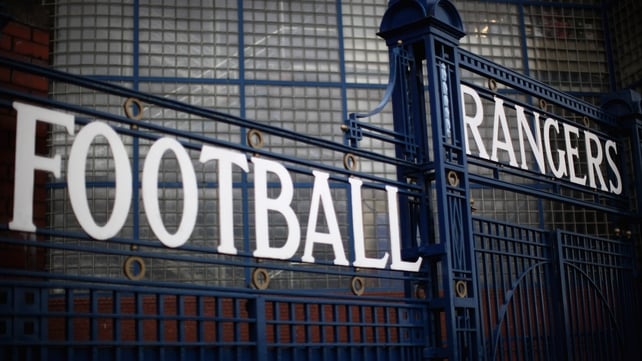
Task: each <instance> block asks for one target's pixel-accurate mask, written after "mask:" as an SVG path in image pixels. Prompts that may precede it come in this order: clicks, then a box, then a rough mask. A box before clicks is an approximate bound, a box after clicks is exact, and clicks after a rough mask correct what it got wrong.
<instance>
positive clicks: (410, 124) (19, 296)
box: [0, 1, 642, 361]
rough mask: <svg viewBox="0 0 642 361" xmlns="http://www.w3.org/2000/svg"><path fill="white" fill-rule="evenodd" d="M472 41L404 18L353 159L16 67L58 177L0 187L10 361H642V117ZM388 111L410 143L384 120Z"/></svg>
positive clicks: (354, 137) (429, 19)
mask: <svg viewBox="0 0 642 361" xmlns="http://www.w3.org/2000/svg"><path fill="white" fill-rule="evenodd" d="M463 34H464V32H463V27H462V23H461V19H460V18H459V15H458V13H457V12H456V10H455V9H454V7H453V6H452V4H450V3H449V2H448V1H437V2H434V3H433V2H413V1H407V2H403V1H398V2H397V1H393V2H391V5H390V9H389V10H388V12H387V13H386V15H385V16H384V20H383V22H382V26H381V36H382V37H383V38H384V39H385V40H386V42H387V44H388V46H389V47H390V57H391V77H390V84H389V86H388V89H387V91H386V95H385V98H384V101H383V102H382V103H381V105H380V106H379V107H377V109H375V110H374V111H373V112H371V113H355V114H352V115H351V116H350V117H349V119H347V120H346V121H345V122H344V124H343V127H342V128H341V129H342V131H343V134H341V136H340V137H341V141H336V140H334V139H324V138H322V137H317V136H313V135H305V134H301V133H299V132H297V131H295V130H291V129H283V128H279V127H274V126H271V125H270V124H265V123H262V122H260V121H251V120H248V119H243V118H240V117H236V116H232V115H229V114H223V113H219V112H217V111H214V110H211V109H208V108H205V107H199V106H194V105H190V104H186V103H183V102H180V101H175V100H172V99H168V98H164V97H158V96H153V95H149V94H145V93H143V92H138V91H133V90H131V89H128V88H126V87H120V86H118V85H114V84H109V83H106V82H101V81H97V80H95V79H88V78H85V77H81V76H75V75H71V74H67V73H64V72H59V71H54V70H51V69H49V68H47V67H42V66H38V65H34V64H30V63H25V62H22V61H19V60H15V59H12V58H10V57H4V56H3V57H1V58H0V67H3V68H6V69H10V71H12V72H20V73H24V74H30V75H32V76H34V77H36V78H38V79H45V80H46V81H51V82H53V84H54V86H55V87H56V91H57V94H58V95H59V96H60V97H59V98H56V99H52V98H49V97H46V96H38V95H35V94H32V93H30V92H26V91H23V90H21V89H15V88H11V87H2V88H0V106H1V107H2V110H3V113H2V114H3V116H4V118H3V121H5V120H6V119H10V120H6V122H7V124H9V123H11V124H16V127H15V128H14V129H11V131H12V132H15V135H13V134H12V136H13V138H12V139H16V138H20V140H29V145H34V147H41V146H43V144H44V145H48V146H50V149H52V152H53V153H55V154H60V155H61V157H60V158H57V157H54V156H53V154H51V155H50V156H46V155H43V154H42V152H38V153H36V151H35V150H34V149H27V148H28V147H26V146H24V143H23V144H16V149H17V150H16V152H17V153H18V152H23V153H24V152H27V153H28V154H27V158H24V157H23V158H21V157H19V156H16V162H15V164H13V168H12V167H9V168H7V169H10V170H12V171H15V178H13V179H15V180H18V181H17V182H16V185H15V187H14V188H12V189H11V190H10V191H11V192H13V197H14V199H15V200H23V201H24V200H28V202H24V203H25V204H20V202H19V201H16V202H15V203H16V206H15V207H14V209H13V216H14V218H13V219H12V220H8V221H7V222H6V224H0V245H1V246H2V247H3V252H4V254H5V259H7V260H11V261H12V262H7V263H6V264H3V265H0V345H1V346H2V350H1V351H0V358H3V359H7V360H85V359H95V360H148V359H153V360H157V359H160V360H210V359H215V360H224V359H225V360H227V359H248V360H261V361H267V360H299V359H306V360H432V359H435V360H436V359H449V360H482V359H485V360H564V359H572V360H586V359H595V360H606V359H608V360H612V359H622V360H624V359H634V358H635V357H636V356H638V355H639V350H638V349H637V348H638V347H637V345H636V341H637V340H636V339H637V338H638V333H639V326H637V324H636V322H637V320H638V317H639V312H638V311H637V303H636V302H637V296H636V292H637V291H636V288H635V283H634V279H633V278H634V270H635V265H634V256H633V254H634V251H633V248H634V247H633V239H634V238H636V237H639V227H638V226H637V224H636V222H637V220H638V219H639V209H640V207H639V205H640V204H642V203H640V202H636V201H635V199H637V198H639V193H636V192H639V190H638V191H636V188H638V187H639V185H637V184H636V182H635V180H636V177H639V176H640V174H642V171H641V168H642V163H641V159H640V156H641V154H642V151H641V147H640V144H641V143H640V140H639V139H638V138H636V137H639V135H640V134H642V132H641V131H640V129H642V124H640V123H641V122H640V121H639V120H638V119H637V118H636V117H638V116H639V114H634V115H633V116H631V114H628V116H630V117H632V119H628V120H629V123H628V124H621V123H620V122H621V118H617V117H616V116H615V115H614V114H611V113H608V112H606V111H604V110H603V109H600V108H597V107H594V106H592V105H589V104H588V103H585V102H583V101H580V100H578V99H576V98H573V97H571V96H568V95H567V94H564V93H562V92H559V91H556V90H554V89H551V88H549V87H547V86H545V85H543V84H541V83H538V82H536V81H533V80H532V79H529V78H527V77H525V76H523V75H520V74H517V73H515V72H512V71H510V70H508V69H505V68H502V67H500V66H498V65H496V64H493V63H492V62H489V61H488V60H486V59H484V58H481V57H479V56H476V55H474V54H470V53H468V52H466V51H464V50H462V49H460V48H459V47H458V40H459V38H460V37H461V36H463ZM464 79H466V80H464ZM65 96H68V97H67V98H65ZM471 99H472V102H471ZM99 100H100V101H99ZM389 100H391V101H392V103H393V107H394V110H393V111H394V124H373V123H372V122H370V117H371V116H372V115H374V114H375V113H376V112H378V111H380V110H381V109H383V107H384V106H385V105H386V103H387V102H388V101H389ZM103 101H104V103H105V104H106V105H105V104H103V103H102V102H103ZM97 104H98V105H97ZM504 108H509V110H510V112H511V113H510V114H511V115H510V116H507V115H506V114H507V111H506V110H505V109H504ZM484 111H486V112H488V111H491V112H493V111H494V112H495V113H494V115H493V116H489V115H487V116H486V118H489V119H493V121H494V122H495V126H494V130H490V129H492V128H493V127H487V130H488V132H487V133H488V134H484V135H485V136H488V135H490V136H491V137H489V138H492V137H493V136H494V135H501V136H503V137H505V138H509V137H510V134H511V132H513V131H515V130H517V131H518V132H519V137H520V141H521V143H520V142H519V141H517V142H513V141H512V140H510V139H499V136H498V137H495V138H494V139H493V143H494V144H493V145H492V151H491V152H490V154H487V153H488V152H486V151H485V150H484V151H483V147H484V143H483V139H482V138H484V137H482V136H481V133H482V132H483V127H482V126H481V125H480V124H481V122H482V121H483V120H484V119H485V118H484V116H482V115H480V116H478V114H481V113H483V112H484ZM633 113H635V112H633ZM25 114H26V115H25ZM34 114H36V115H37V116H35V115H34ZM150 114H161V115H163V117H161V118H162V119H164V120H165V121H167V123H166V124H164V123H163V122H162V121H157V120H156V119H151V117H149V115H150ZM22 115H25V117H24V118H21V116H22ZM540 115H541V116H542V119H546V120H543V121H544V122H546V123H545V125H544V126H543V128H544V129H546V130H547V131H548V134H546V135H544V137H547V138H546V140H545V141H544V143H545V145H546V146H548V148H549V149H548V152H549V153H546V154H545V150H544V147H543V146H542V141H541V139H540V140H539V143H538V138H537V134H540V135H541V133H540V132H541V128H542V127H540V123H538V122H539V116H540ZM616 115H617V114H616ZM620 115H621V114H620ZM16 117H17V118H18V120H17V121H16V120H15V118H16ZM148 117H149V118H148ZM527 117H528V119H527ZM558 118H559V119H558ZM508 119H510V120H511V121H514V122H509V121H508ZM548 119H551V120H550V121H548ZM21 122H22V123H21ZM37 122H46V123H48V125H47V127H48V129H45V128H47V127H36V125H35V124H36V123H37ZM508 123H511V125H510V126H509V125H508ZM24 124H30V125H33V127H32V128H29V126H26V128H24V129H18V128H20V127H23V126H24ZM185 124H196V125H199V126H200V127H201V128H202V129H203V130H202V131H199V132H196V131H191V130H190V129H182V126H184V125H185ZM529 124H530V125H529ZM500 128H502V129H500ZM498 129H499V130H498ZM559 129H565V130H564V131H559ZM552 130H555V131H552ZM19 132H22V133H20V134H18V133H19ZM81 132H82V133H81ZM522 132H530V133H529V135H530V138H528V135H523V134H522ZM564 132H566V133H564ZM513 133H515V132H513ZM551 133H554V137H553V138H555V139H548V137H549V136H550V135H551ZM24 134H27V135H28V136H32V138H36V140H34V139H31V138H29V137H28V136H25V135H24ZM578 134H582V136H583V137H584V138H582V139H585V147H584V148H583V149H582V150H580V149H579V148H578V146H577V145H576V144H577V143H578V142H579V135H578ZM632 134H633V135H632ZM343 137H345V139H344V138H343ZM572 137H574V138H572ZM571 138H572V139H571ZM38 139H39V140H38ZM364 139H368V141H376V142H381V143H383V144H384V145H385V146H384V147H383V148H384V149H386V152H382V153H378V152H373V151H370V150H368V149H367V148H366V147H364V146H363V145H362V143H363V141H364ZM344 140H345V141H344ZM33 142H35V144H33ZM42 142H44V143H42ZM16 143H20V142H16ZM512 143H516V144H519V145H520V146H521V147H522V148H521V149H520V150H521V151H522V153H521V154H520V153H517V152H516V151H515V149H514V144H512ZM524 144H526V145H527V146H529V147H530V152H531V153H530V154H529V157H526V155H525V152H524ZM20 147H23V148H20ZM90 147H94V148H95V149H94V151H93V153H91V154H90V152H89V148H90ZM538 147H539V148H538ZM19 148H20V150H18V149H19ZM32 148H33V147H32ZM595 148H599V149H600V150H599V151H598V150H597V149H595ZM92 149H93V148H92ZM292 149H300V150H302V152H301V153H296V152H292ZM551 149H553V150H554V151H551ZM562 151H567V152H568V154H570V155H568V156H567V158H563V157H562V156H561V155H560V154H561V153H560V152H562ZM29 152H31V153H29ZM166 153H167V154H166ZM169 153H172V154H169ZM598 153H599V155H598ZM123 154H124V156H123ZM300 154H305V156H300ZM516 154H518V155H520V156H521V158H520V159H519V161H518V159H517V158H518V157H517V156H516ZM565 154H566V153H565ZM24 155H25V154H22V155H21V156H24ZM545 155H547V156H549V158H551V159H553V156H559V157H558V158H555V159H553V161H550V160H549V161H550V163H546V161H547V159H546V158H545ZM90 156H91V157H95V159H97V161H96V162H95V163H94V166H95V169H91V170H88V169H86V168H85V165H84V164H85V163H84V160H86V159H85V158H87V157H90ZM581 157H583V158H582V159H583V160H580V158H581ZM165 158H167V159H165ZM24 159H28V160H31V162H26V163H25V164H21V163H20V161H21V160H24ZM61 159H62V160H61ZM79 159H80V160H82V161H78V160H79ZM92 159H94V158H92ZM150 159H151V160H150ZM560 159H566V160H564V162H567V163H568V164H567V163H565V164H567V165H566V167H568V168H567V169H566V170H568V171H565V172H561V171H560V169H561V165H560V163H559V162H560ZM63 160H64V163H63ZM213 160H216V161H217V162H218V166H217V167H214V166H211V164H208V162H209V161H213ZM130 162H131V163H130ZM32 163H33V164H32ZM571 163H572V165H571ZM576 163H577V164H576ZM63 164H64V165H65V166H68V165H69V164H71V165H70V166H68V167H63ZM123 164H126V166H123ZM212 164H213V163H212ZM221 164H223V165H221ZM364 164H367V165H368V168H369V169H371V170H373V171H372V172H365V171H361V170H360V168H359V166H360V165H364ZM538 166H539V167H538ZM575 166H577V169H576V168H573V167H575ZM24 167H27V168H26V169H27V170H28V171H27V172H23V173H21V172H22V171H23V170H24V169H25V168H24ZM28 167H31V168H28ZM549 167H550V168H553V169H552V170H551V169H548V168H549ZM556 167H557V168H556ZM581 167H583V168H582V169H584V171H580V170H579V169H580V168H581ZM18 168H20V169H21V170H20V171H19V170H17V169H18ZM36 168H37V169H36ZM544 168H547V169H548V170H546V169H544ZM571 169H573V170H572V171H571ZM36 170H37V171H38V172H45V173H46V174H48V175H47V177H48V178H47V177H34V176H33V174H34V173H35V172H36ZM217 172H218V173H217ZM10 173H13V172H10ZM58 173H61V174H58ZM85 173H86V174H85ZM25 174H26V175H25ZM39 174H40V173H39ZM81 174H82V175H81ZM150 174H151V176H150ZM192 175H193V176H192ZM582 177H584V178H582ZM44 178H47V179H44ZM122 179H125V180H124V181H123V180H122ZM583 179H584V180H585V182H584V183H585V184H579V183H581V182H582V181H583ZM25 180H26V182H24V183H20V182H21V181H25ZM589 182H592V183H589ZM637 183H639V182H637ZM25 187H26V188H28V190H29V192H31V191H32V190H33V189H36V196H35V198H36V200H35V201H34V198H33V195H31V196H27V195H25V194H26V193H29V192H18V191H19V190H24V189H23V188H25ZM43 189H46V191H47V192H48V196H49V199H43V198H44V197H43V196H42V194H40V195H38V194H39V192H40V191H41V190H43ZM16 190H18V191H16ZM130 192H131V193H130ZM627 192H632V193H631V194H630V195H628V193H627ZM78 194H80V195H81V197H80V198H78V197H79V196H78ZM159 194H165V195H168V196H167V197H159ZM488 194H490V195H491V196H489V195H488ZM88 195H90V196H88ZM82 196H84V198H83V197H82ZM123 199H125V201H123ZM127 199H130V200H133V201H132V202H131V203H127ZM632 199H633V200H632ZM90 202H91V204H89V203H90ZM122 202H125V203H122ZM28 203H32V204H31V206H33V203H35V204H37V206H35V207H31V208H30V205H29V204H28ZM123 204H124V205H125V206H124V205H123ZM338 205H341V207H338ZM21 206H22V207H27V209H30V213H29V212H27V213H25V212H23V211H22V210H21ZM335 206H336V209H335ZM500 206H501V207H504V210H503V211H501V212H500V211H499V208H500ZM39 207H40V208H39ZM130 208H131V209H130ZM196 208H198V209H199V212H190V210H192V209H196ZM522 208H528V212H523V211H522ZM114 209H118V210H121V209H125V210H126V212H124V213H123V214H115V213H117V212H114V211H113V210H114ZM321 209H323V213H321V212H320V211H321ZM163 211H165V212H166V213H167V214H169V215H167V214H164V213H163ZM9 212H11V210H9ZM125 213H126V216H125ZM533 214H534V215H535V216H533ZM301 215H303V216H307V219H305V220H307V226H305V222H303V221H301V222H300V221H299V218H298V217H301ZM93 217H96V218H95V219H94V218H93ZM529 217H531V218H529ZM556 217H559V219H558V218H556ZM567 217H576V218H579V217H583V220H582V221H579V222H575V221H574V222H566V218H567ZM35 218H38V220H37V221H35V223H37V226H36V225H35V224H34V225H33V227H31V220H32V219H35ZM44 219H46V222H41V221H42V220H44ZM184 219H187V220H188V221H186V223H184V222H183V220H184ZM190 222H194V223H193V224H197V226H196V227H194V225H193V224H192V225H191V226H190ZM114 224H116V225H115V226H114ZM166 224H167V226H166ZM301 226H303V227H301ZM616 228H621V229H623V231H615V229H616ZM185 229H188V230H190V232H183V231H184V230H185ZM629 231H630V232H629ZM184 233H188V235H187V236H185V235H184ZM302 240H303V241H302ZM291 242H294V245H293V244H292V243H291ZM299 246H300V247H299ZM299 248H301V249H299ZM301 254H302V255H301ZM11 258H13V260H12V259H11ZM13 261H15V262H13Z"/></svg>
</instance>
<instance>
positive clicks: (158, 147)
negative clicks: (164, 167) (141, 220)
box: [142, 138, 198, 248]
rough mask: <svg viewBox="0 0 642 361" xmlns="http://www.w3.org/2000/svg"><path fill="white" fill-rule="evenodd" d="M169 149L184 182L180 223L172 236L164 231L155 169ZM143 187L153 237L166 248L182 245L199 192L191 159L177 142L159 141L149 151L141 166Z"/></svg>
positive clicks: (193, 221) (193, 220)
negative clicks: (174, 157)
mask: <svg viewBox="0 0 642 361" xmlns="http://www.w3.org/2000/svg"><path fill="white" fill-rule="evenodd" d="M168 150H169V151H172V153H174V155H175V156H176V160H177V161H178V166H179V168H180V170H181V176H182V177H181V178H182V181H183V215H182V219H181V224H180V225H179V226H178V229H177V230H176V233H174V234H171V233H169V232H167V229H166V228H165V224H163V218H162V216H161V213H160V208H159V206H158V170H159V168H160V163H161V160H162V158H163V155H164V154H165V152H167V151H168ZM142 186H143V204H144V205H145V213H147V221H148V222H149V226H150V227H151V228H152V231H153V232H154V234H155V235H156V237H158V239H159V240H160V241H161V243H163V244H164V245H165V246H167V247H172V248H176V247H180V246H182V245H183V244H185V242H187V240H188V239H189V237H190V235H191V234H192V231H193V230H194V225H195V224H196V215H197V214H198V189H197V184H196V174H195V173H194V167H193V166H192V159H191V158H190V156H189V154H187V151H185V148H183V146H182V145H181V144H180V143H179V142H178V141H177V140H175V139H171V138H161V139H159V140H157V141H156V142H155V143H154V144H153V145H152V147H151V148H149V152H148V153H147V158H146V159H145V165H144V166H143V183H142Z"/></svg>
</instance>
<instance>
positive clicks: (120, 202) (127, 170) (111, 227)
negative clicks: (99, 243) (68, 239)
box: [67, 122, 132, 240]
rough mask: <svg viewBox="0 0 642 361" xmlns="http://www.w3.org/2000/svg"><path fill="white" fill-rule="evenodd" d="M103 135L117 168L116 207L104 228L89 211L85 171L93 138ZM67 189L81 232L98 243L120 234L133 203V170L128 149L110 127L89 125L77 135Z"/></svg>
mask: <svg viewBox="0 0 642 361" xmlns="http://www.w3.org/2000/svg"><path fill="white" fill-rule="evenodd" d="M99 135H102V136H103V137H105V138H106V139H107V142H108V143H109V148H110V149H111V152H112V155H113V157H114V164H115V168H116V185H115V189H116V194H115V199H114V206H113V209H112V212H111V215H110V216H109V220H108V221H107V223H105V225H103V226H99V225H98V224H96V221H95V220H94V217H93V216H92V215H91V210H90V209H89V202H88V201H87V184H86V181H85V168H86V162H87V154H88V153H89V147H90V146H91V143H92V142H93V140H94V138H96V137H97V136H99ZM67 187H68V189H69V200H70V202H71V208H72V209H73V211H74V214H75V215H76V219H78V223H80V226H81V227H82V229H83V230H84V231H85V232H87V234H88V235H90V236H91V237H93V238H95V239H98V240H106V239H109V238H111V237H113V236H115V235H116V234H118V232H119V231H120V229H121V228H122V227H123V225H124V224H125V221H126V220H127V216H128V214H129V206H130V205H131V199H132V170H131V166H130V163H129V156H128V155H127V150H126V149H125V145H124V144H123V142H122V141H121V139H120V137H119V136H118V133H116V131H115V130H113V129H112V128H111V127H110V126H109V125H107V124H105V123H102V122H92V123H89V124H87V125H86V126H85V127H84V128H82V129H81V130H80V132H78V134H77V135H76V138H75V140H74V143H73V145H72V146H71V151H70V153H69V166H68V167H67Z"/></svg>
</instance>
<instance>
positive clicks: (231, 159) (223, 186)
mask: <svg viewBox="0 0 642 361" xmlns="http://www.w3.org/2000/svg"><path fill="white" fill-rule="evenodd" d="M212 159H216V160H218V219H219V231H220V232H219V233H220V237H221V243H220V244H219V246H218V248H217V250H218V252H220V253H225V254H236V253H237V250H236V247H235V246H234V203H233V199H232V195H233V192H234V189H233V184H232V182H233V179H232V164H235V165H237V166H238V167H240V168H241V169H243V170H244V171H245V172H249V171H250V169H249V167H248V164H247V158H246V157H245V154H243V153H239V152H235V151H231V150H227V149H223V148H217V147H212V146H209V145H204V146H203V148H202V149H201V159H200V161H201V163H206V162H208V161H210V160H212Z"/></svg>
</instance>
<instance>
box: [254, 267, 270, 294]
mask: <svg viewBox="0 0 642 361" xmlns="http://www.w3.org/2000/svg"><path fill="white" fill-rule="evenodd" d="M252 285H253V286H254V287H256V288H257V289H259V290H264V289H266V288H268V286H269V285H270V274H269V273H268V272H267V271H266V270H265V268H255V269H254V271H252Z"/></svg>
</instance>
